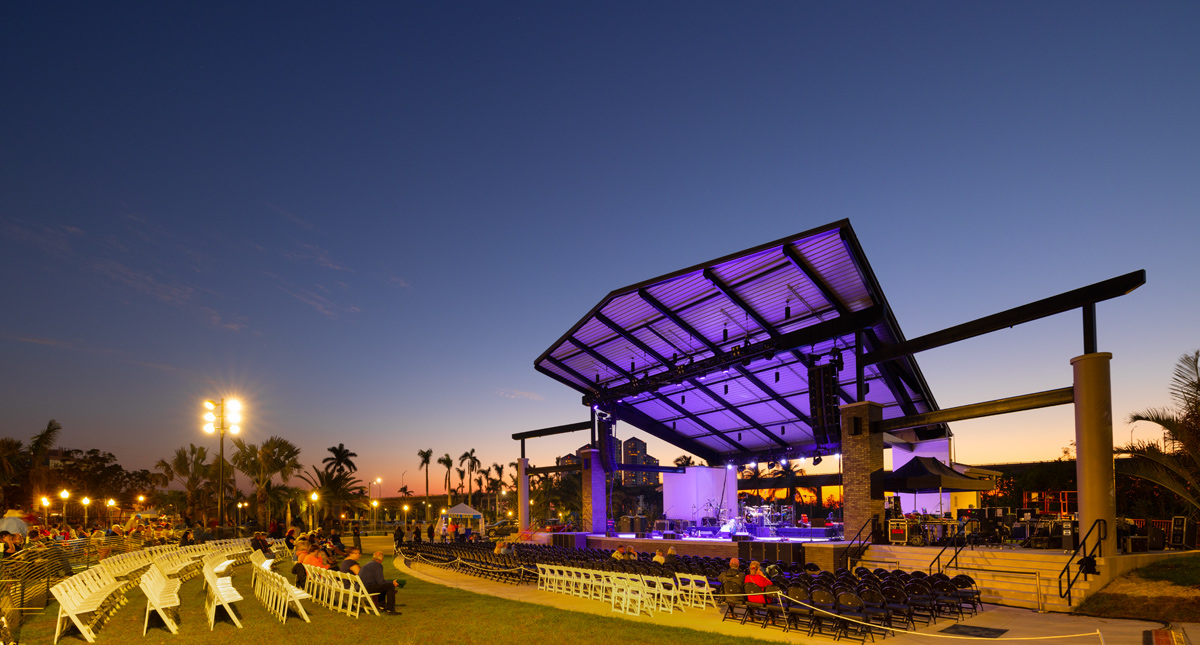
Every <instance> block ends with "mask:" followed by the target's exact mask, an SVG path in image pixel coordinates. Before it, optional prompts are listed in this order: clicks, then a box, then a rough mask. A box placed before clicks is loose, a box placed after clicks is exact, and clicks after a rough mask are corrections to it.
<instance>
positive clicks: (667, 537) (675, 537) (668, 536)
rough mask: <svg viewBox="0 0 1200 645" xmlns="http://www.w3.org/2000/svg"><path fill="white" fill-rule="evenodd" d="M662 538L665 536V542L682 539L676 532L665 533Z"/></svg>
mask: <svg viewBox="0 0 1200 645" xmlns="http://www.w3.org/2000/svg"><path fill="white" fill-rule="evenodd" d="M662 536H663V539H664V540H678V539H680V538H679V534H678V533H676V532H675V531H663V534H662Z"/></svg>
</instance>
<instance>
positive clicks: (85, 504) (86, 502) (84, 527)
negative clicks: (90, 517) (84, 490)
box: [79, 496, 92, 531]
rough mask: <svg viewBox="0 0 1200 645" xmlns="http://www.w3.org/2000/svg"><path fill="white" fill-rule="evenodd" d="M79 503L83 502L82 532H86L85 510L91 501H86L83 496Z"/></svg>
mask: <svg viewBox="0 0 1200 645" xmlns="http://www.w3.org/2000/svg"><path fill="white" fill-rule="evenodd" d="M79 501H81V502H83V530H84V531H87V530H88V523H87V509H88V504H91V503H92V500H90V499H88V498H87V497H86V496H85V497H84V498H83V499H81V500H79Z"/></svg>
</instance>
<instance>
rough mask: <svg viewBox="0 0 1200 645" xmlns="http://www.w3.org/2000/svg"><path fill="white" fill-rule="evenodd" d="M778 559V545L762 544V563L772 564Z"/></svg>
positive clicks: (771, 543) (773, 543)
mask: <svg viewBox="0 0 1200 645" xmlns="http://www.w3.org/2000/svg"><path fill="white" fill-rule="evenodd" d="M778 559H779V543H777V542H764V543H763V554H762V561H763V562H774V561H776V560H778Z"/></svg>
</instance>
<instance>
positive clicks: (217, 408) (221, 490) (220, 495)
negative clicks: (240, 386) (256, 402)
mask: <svg viewBox="0 0 1200 645" xmlns="http://www.w3.org/2000/svg"><path fill="white" fill-rule="evenodd" d="M226 406H228V407H229V410H230V412H229V414H228V415H226V413H225V408H226ZM204 407H205V408H206V409H207V410H209V411H208V412H206V413H205V414H204V420H205V421H207V422H208V423H206V424H205V425H204V431H205V432H207V433H209V434H212V433H213V432H217V431H220V434H221V440H220V444H221V453H220V461H218V462H217V534H218V536H219V535H220V531H221V524H222V523H223V522H224V521H225V430H229V433H230V434H237V433H238V432H240V431H241V427H240V426H238V424H239V423H241V422H242V415H241V409H242V404H241V402H240V401H237V400H236V399H230V400H229V402H228V403H226V402H225V399H224V398H222V399H221V400H220V402H214V401H211V400H209V401H205V402H204ZM226 420H228V421H229V422H230V423H231V424H232V425H226ZM214 423H215V425H214Z"/></svg>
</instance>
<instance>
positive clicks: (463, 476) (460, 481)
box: [454, 468, 471, 502]
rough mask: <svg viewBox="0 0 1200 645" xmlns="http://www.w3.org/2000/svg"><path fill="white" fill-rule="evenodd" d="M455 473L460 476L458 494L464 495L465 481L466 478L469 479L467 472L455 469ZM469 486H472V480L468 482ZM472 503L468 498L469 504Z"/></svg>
mask: <svg viewBox="0 0 1200 645" xmlns="http://www.w3.org/2000/svg"><path fill="white" fill-rule="evenodd" d="M454 472H455V473H457V474H458V494H459V495H462V492H463V488H464V486H463V480H464V479H466V477H467V471H465V470H463V469H462V468H455V469H454ZM467 485H468V486H469V485H470V480H467ZM470 501H471V499H470V498H469V497H468V498H467V502H470Z"/></svg>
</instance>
